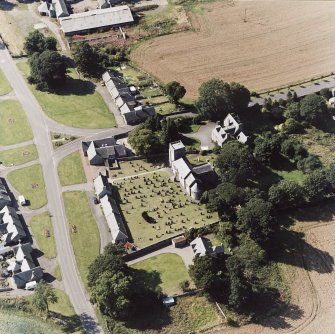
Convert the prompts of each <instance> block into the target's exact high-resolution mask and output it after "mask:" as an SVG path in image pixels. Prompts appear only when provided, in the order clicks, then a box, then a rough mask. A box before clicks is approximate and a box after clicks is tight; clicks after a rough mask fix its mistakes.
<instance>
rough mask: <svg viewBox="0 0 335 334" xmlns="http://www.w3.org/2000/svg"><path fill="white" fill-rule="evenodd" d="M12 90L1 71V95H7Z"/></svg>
mask: <svg viewBox="0 0 335 334" xmlns="http://www.w3.org/2000/svg"><path fill="white" fill-rule="evenodd" d="M11 90H12V87H11V86H10V84H9V82H8V80H7V79H6V77H5V75H4V74H3V72H2V71H1V70H0V95H6V94H8V93H9V92H10V91H11Z"/></svg>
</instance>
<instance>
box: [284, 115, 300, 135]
mask: <svg viewBox="0 0 335 334" xmlns="http://www.w3.org/2000/svg"><path fill="white" fill-rule="evenodd" d="M302 130H303V126H302V125H301V124H300V123H299V122H298V121H296V120H295V119H294V118H288V119H287V120H286V121H285V123H284V125H283V131H284V132H285V133H288V134H291V133H301V132H302Z"/></svg>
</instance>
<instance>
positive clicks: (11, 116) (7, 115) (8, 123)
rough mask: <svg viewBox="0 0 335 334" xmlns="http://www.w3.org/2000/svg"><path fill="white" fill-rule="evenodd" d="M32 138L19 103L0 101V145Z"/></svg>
mask: <svg viewBox="0 0 335 334" xmlns="http://www.w3.org/2000/svg"><path fill="white" fill-rule="evenodd" d="M32 138H33V133H32V131H31V129H30V126H29V123H28V120H27V117H26V115H25V113H24V112H23V110H22V108H21V105H20V103H19V102H17V101H14V100H4V101H0V145H12V144H18V143H22V142H24V141H27V140H30V139H32Z"/></svg>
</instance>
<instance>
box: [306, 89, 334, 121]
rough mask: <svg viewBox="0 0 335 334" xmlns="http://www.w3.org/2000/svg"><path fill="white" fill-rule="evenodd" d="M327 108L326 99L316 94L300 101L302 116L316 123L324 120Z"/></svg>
mask: <svg viewBox="0 0 335 334" xmlns="http://www.w3.org/2000/svg"><path fill="white" fill-rule="evenodd" d="M327 110H328V108H327V105H326V101H325V99H324V98H323V97H322V96H319V95H316V94H311V95H307V96H305V97H304V98H303V99H302V100H301V102H300V115H301V118H302V119H303V120H305V121H307V122H309V123H311V124H314V125H317V124H319V123H320V122H321V121H322V118H323V117H324V116H325V114H326V113H327Z"/></svg>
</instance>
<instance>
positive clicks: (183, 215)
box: [113, 171, 217, 247]
mask: <svg viewBox="0 0 335 334" xmlns="http://www.w3.org/2000/svg"><path fill="white" fill-rule="evenodd" d="M113 184H114V185H115V186H116V187H117V188H118V190H119V194H120V199H121V203H120V206H121V210H122V213H123V215H124V217H125V219H126V222H127V224H128V227H129V229H130V232H131V235H132V237H133V239H134V242H135V244H136V245H137V246H139V247H144V246H148V245H150V244H154V243H156V242H158V241H161V240H164V239H166V238H168V237H171V236H173V235H175V234H179V233H182V232H183V231H185V230H187V229H189V228H190V227H196V228H199V227H201V226H205V225H208V224H210V223H213V222H215V221H217V215H215V214H212V213H208V212H207V210H206V207H205V206H204V205H200V204H196V203H193V202H191V201H190V199H189V198H188V197H187V196H186V194H185V193H184V192H183V191H182V190H181V188H180V186H179V184H178V183H176V182H173V181H172V180H171V179H170V176H169V175H168V174H167V173H166V172H162V171H160V172H155V173H150V174H147V175H142V176H136V177H133V178H131V179H130V178H128V179H123V180H117V179H116V180H114V181H113ZM144 211H146V212H147V213H148V215H149V216H150V217H151V218H152V219H153V221H154V223H149V222H147V221H146V220H145V219H144V218H143V217H142V213H143V212H144Z"/></svg>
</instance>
